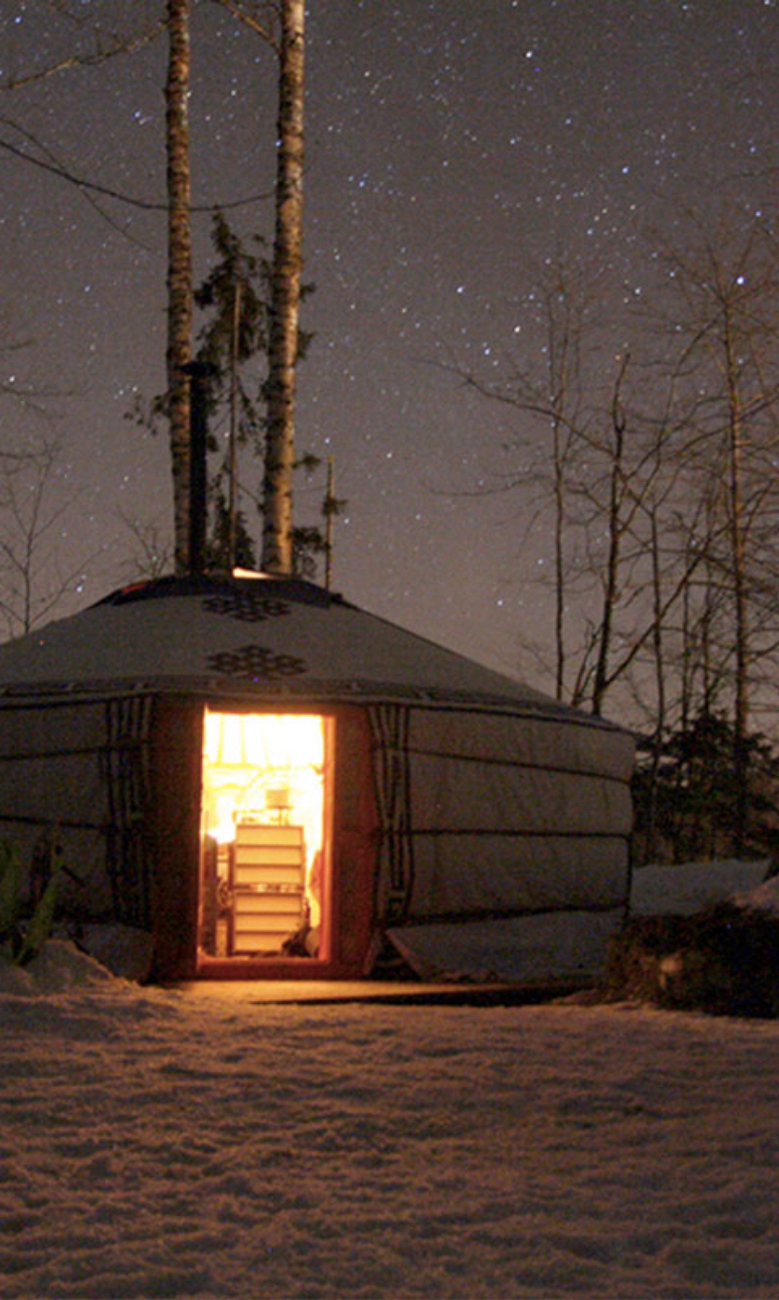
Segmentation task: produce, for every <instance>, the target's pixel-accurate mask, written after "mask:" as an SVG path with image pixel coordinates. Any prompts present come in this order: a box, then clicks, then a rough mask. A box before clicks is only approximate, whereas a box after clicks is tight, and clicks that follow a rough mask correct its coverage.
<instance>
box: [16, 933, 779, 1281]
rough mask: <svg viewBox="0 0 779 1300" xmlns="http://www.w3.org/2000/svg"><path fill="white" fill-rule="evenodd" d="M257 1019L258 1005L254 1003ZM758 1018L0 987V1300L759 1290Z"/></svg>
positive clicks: (763, 1175) (767, 1229)
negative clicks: (272, 1001) (284, 1002)
mask: <svg viewBox="0 0 779 1300" xmlns="http://www.w3.org/2000/svg"><path fill="white" fill-rule="evenodd" d="M254 997H255V998H256V993H255V994H254ZM778 1083H779V1024H777V1023H776V1022H737V1021H734V1020H716V1019H707V1018H704V1017H702V1016H700V1017H699V1016H692V1015H681V1014H664V1013H659V1012H654V1011H649V1010H643V1009H637V1008H631V1007H629V1006H611V1007H605V1006H601V1007H587V1006H582V1005H574V1004H562V1005H559V1004H558V1005H546V1006H526V1007H517V1006H511V1007H468V1006H451V1007H447V1006H435V1007H431V1006H401V1007H398V1006H381V1005H366V1004H341V1005H339V1004H331V1005H308V1006H306V1005H284V1006H275V1005H268V1004H263V1003H258V1002H256V1001H253V994H252V989H251V986H242V985H236V986H235V987H233V988H228V989H224V988H222V989H221V990H219V991H217V990H214V989H210V990H209V989H208V988H203V989H194V990H187V991H165V990H161V989H142V988H139V987H137V986H134V985H131V984H128V983H125V982H123V981H121V980H117V979H115V978H113V977H112V976H109V975H108V974H107V973H106V972H104V971H103V970H102V968H100V967H98V966H97V964H96V963H94V962H92V961H91V959H89V958H86V957H84V956H82V955H80V954H77V953H76V952H75V951H74V950H72V949H70V948H69V947H67V946H65V945H63V944H61V943H56V942H55V943H52V944H50V945H49V947H48V949H47V950H46V951H45V952H44V953H43V954H42V956H41V958H39V960H38V963H37V965H36V966H35V967H34V968H32V969H31V970H29V971H27V972H16V971H12V970H9V968H7V967H6V968H5V970H4V971H3V972H2V974H0V1115H1V1117H2V1124H1V1126H0V1294H1V1295H2V1296H3V1297H7V1298H8V1300H11V1298H12V1297H25V1298H26V1300H32V1298H33V1297H48V1296H61V1297H84V1298H86V1297H93V1298H94V1297H97V1298H98V1300H119V1298H121V1297H144V1298H146V1297H149V1298H151V1297H187V1300H195V1298H205V1297H209V1298H210V1297H219V1300H221V1298H222V1297H233V1296H239V1297H246V1300H262V1298H271V1297H272V1298H273V1300H277V1298H278V1300H282V1298H284V1300H287V1298H293V1297H337V1298H338V1300H351V1298H353V1297H355V1298H356V1297H362V1298H367V1297H370V1298H374V1297H376V1298H379V1297H393V1298H394V1297H435V1298H444V1297H447V1298H449V1297H451V1298H454V1297H463V1298H466V1297H467V1298H468V1300H471V1298H474V1300H475V1298H477V1297H490V1298H491V1300H500V1298H503V1297H505V1298H508V1297H512V1298H514V1297H529V1296H532V1297H539V1298H540V1297H564V1296H587V1297H593V1298H594V1297H600V1296H611V1297H624V1298H625V1300H638V1298H639V1297H646V1298H647V1300H649V1298H650V1297H651V1298H652V1300H662V1298H663V1297H677V1298H686V1297H699V1296H705V1297H710V1298H714V1297H734V1298H735V1297H738V1298H739V1300H746V1298H747V1297H769V1296H770V1297H772V1300H773V1297H775V1296H776V1295H777V1294H779V1176H777V1169H779V1086H778Z"/></svg>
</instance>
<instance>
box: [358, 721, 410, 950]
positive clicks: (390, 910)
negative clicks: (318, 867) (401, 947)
mask: <svg viewBox="0 0 779 1300" xmlns="http://www.w3.org/2000/svg"><path fill="white" fill-rule="evenodd" d="M368 717H369V720H370V728H371V738H372V743H373V776H374V784H375V791H376V808H377V811H378V820H379V837H380V839H379V851H378V855H377V856H378V878H377V882H376V890H377V894H376V917H377V920H378V921H379V922H380V924H382V925H397V924H399V923H400V922H402V921H403V920H405V918H406V915H407V914H408V909H409V905H410V903H411V895H412V892H413V888H414V845H413V840H412V835H411V777H410V770H409V752H408V731H409V710H408V708H406V707H404V706H402V705H397V704H375V705H371V706H370V707H369V709H368Z"/></svg>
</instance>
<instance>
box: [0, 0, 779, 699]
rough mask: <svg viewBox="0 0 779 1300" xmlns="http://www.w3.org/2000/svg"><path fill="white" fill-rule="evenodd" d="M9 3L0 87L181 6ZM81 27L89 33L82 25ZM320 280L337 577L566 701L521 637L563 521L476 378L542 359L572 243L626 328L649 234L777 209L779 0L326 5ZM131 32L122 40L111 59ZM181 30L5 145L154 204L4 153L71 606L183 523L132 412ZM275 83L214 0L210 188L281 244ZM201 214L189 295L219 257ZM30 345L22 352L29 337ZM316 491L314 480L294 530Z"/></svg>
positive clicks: (5, 202) (5, 418)
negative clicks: (170, 63)
mask: <svg viewBox="0 0 779 1300" xmlns="http://www.w3.org/2000/svg"><path fill="white" fill-rule="evenodd" d="M63 7H64V8H65V9H66V10H67V14H64V15H63V14H62V13H61V12H58V11H57V10H58V5H57V4H54V3H51V4H50V3H46V0H7V2H5V3H4V4H3V7H2V18H1V19H0V67H1V71H0V80H2V81H3V82H7V81H8V80H9V79H16V78H19V77H23V76H25V75H27V74H29V73H30V72H32V71H34V70H35V69H36V68H42V67H45V66H47V65H50V64H52V63H54V62H56V61H57V60H59V59H61V58H64V57H67V56H68V55H70V54H72V53H73V52H81V53H84V52H87V51H90V50H92V49H93V48H94V46H93V43H92V37H91V34H90V30H91V24H93V23H94V22H95V21H99V22H101V24H102V26H103V28H104V30H105V31H107V32H113V31H116V32H120V33H126V32H129V31H130V30H145V29H146V28H148V27H151V26H152V25H153V23H154V22H155V21H156V20H157V19H159V17H160V14H161V12H162V10H163V8H164V6H163V4H162V3H161V0H159V2H156V0H134V3H132V4H130V3H129V0H110V2H109V0H80V3H79V2H78V0H68V3H67V4H66V5H64V6H62V5H60V6H59V8H60V10H61V9H62V8H63ZM68 14H69V15H70V17H68V16H67V15H68ZM307 21H308V30H307V51H306V54H307V106H306V113H307V176H306V199H305V202H306V217H305V226H306V234H305V256H306V269H305V275H306V278H307V279H309V280H310V281H313V282H314V283H315V285H316V292H315V293H314V294H313V295H312V296H311V297H310V298H309V299H308V301H307V303H306V305H305V310H304V317H303V320H302V324H303V325H304V327H305V328H306V329H309V330H312V331H314V334H315V339H314V342H313V344H312V347H311V350H310V353H309V357H308V359H307V360H306V361H305V363H304V364H303V365H302V366H301V367H300V372H299V396H298V416H297V430H298V445H299V447H300V448H301V449H305V450H311V451H313V452H314V453H316V454H318V455H321V456H326V455H329V454H331V455H333V456H334V459H335V472H336V490H337V494H338V495H339V496H343V497H346V498H348V503H349V504H348V508H347V510H346V511H345V513H344V515H343V516H342V517H341V518H340V519H339V521H338V523H337V526H336V535H335V565H334V587H335V588H336V589H337V590H340V591H341V592H343V594H344V595H345V596H346V597H347V598H349V599H350V600H352V601H354V602H356V603H357V604H359V605H362V606H363V607H365V608H367V609H369V610H371V611H372V612H374V613H377V614H380V615H383V616H385V617H387V618H389V619H392V620H393V621H395V622H397V623H400V624H402V625H403V626H405V627H408V628H411V629H412V630H414V631H418V632H421V633H423V634H425V635H428V636H430V637H432V638H433V639H434V640H437V641H440V642H442V643H444V644H446V645H448V646H449V647H451V648H453V649H455V650H459V651H461V652H463V653H465V654H468V655H471V656H472V657H474V658H477V659H479V660H481V661H482V662H485V663H487V664H489V665H490V666H492V667H496V668H499V669H501V670H503V671H509V672H519V673H520V674H521V675H523V676H525V677H527V678H528V679H529V680H531V681H533V682H534V684H535V685H538V686H541V687H542V688H543V687H546V688H547V689H548V688H549V685H550V682H549V680H548V679H545V678H544V676H543V673H542V672H541V671H540V670H539V669H538V666H537V664H536V663H535V661H532V660H531V659H530V658H529V657H528V655H527V654H526V653H525V652H523V650H522V643H523V642H524V641H526V640H527V638H528V636H530V635H531V634H532V636H533V637H534V638H535V639H536V640H538V641H539V642H540V643H543V640H544V638H545V636H547V635H548V632H547V628H548V621H547V620H548V614H549V608H548V607H549V597H548V595H547V594H545V592H544V590H543V588H542V587H540V586H539V585H538V583H537V578H538V576H539V571H543V566H544V564H545V563H546V555H547V549H548V548H547V536H546V532H545V525H544V521H543V520H542V519H541V520H536V519H535V518H534V517H533V518H531V512H530V507H529V504H528V500H527V497H526V496H525V495H523V491H522V488H521V487H519V488H517V489H515V490H513V491H512V492H494V493H493V492H486V493H483V492H482V491H481V489H482V488H484V487H487V488H488V487H490V486H494V485H496V484H497V483H498V482H499V481H500V476H501V473H502V472H503V470H504V469H505V468H506V460H505V456H506V453H505V452H504V450H503V446H504V443H505V441H506V438H507V437H510V436H511V434H512V432H514V430H513V429H512V427H511V424H512V420H513V421H514V423H516V422H517V421H519V420H521V419H522V417H521V416H519V415H515V414H513V413H512V412H510V411H507V409H506V408H505V407H501V406H497V405H496V404H494V403H489V402H485V401H484V400H483V399H481V398H479V397H478V396H477V395H476V394H475V393H474V392H472V391H471V390H469V389H466V388H464V386H463V384H462V382H461V381H460V380H459V379H458V377H457V376H456V375H455V374H454V373H453V372H452V367H455V368H465V369H467V370H469V371H472V372H473V373H476V374H479V375H481V376H484V377H485V378H486V379H487V380H489V381H492V380H494V379H495V378H496V377H497V378H498V379H500V377H501V375H503V374H506V373H508V372H509V370H510V368H511V367H512V366H520V367H524V366H527V365H530V364H531V361H532V360H533V359H534V358H536V359H537V354H538V347H539V338H538V333H537V330H535V328H534V322H535V316H536V311H535V303H536V301H537V299H536V297H535V296H534V295H535V294H536V290H537V286H538V284H539V282H540V279H541V278H542V276H543V274H544V268H545V264H547V263H548V262H549V260H550V259H554V258H555V257H557V256H559V255H560V254H561V253H563V254H564V256H565V257H566V258H567V259H568V260H569V261H570V262H572V263H573V264H574V265H579V266H581V267H582V268H584V269H585V270H586V271H587V272H588V273H589V272H590V271H592V272H594V273H596V274H602V275H605V276H606V277H607V280H606V282H607V285H608V287H607V288H606V289H604V294H605V301H606V303H607V306H608V310H609V311H610V312H611V313H612V314H613V317H614V320H615V322H619V328H624V329H625V330H629V329H632V328H634V327H633V326H632V325H631V324H630V323H629V313H630V311H631V309H632V307H633V306H634V304H635V302H636V301H637V300H639V299H640V298H641V296H642V294H644V293H645V291H646V288H647V279H648V277H651V274H652V267H651V259H649V258H648V247H649V245H648V242H647V231H648V230H649V229H651V228H652V227H657V226H660V227H662V228H663V229H664V230H666V231H668V232H669V233H670V234H671V235H673V233H674V229H675V227H676V226H677V225H678V223H680V222H681V220H682V214H683V213H684V212H685V211H686V210H687V209H688V208H689V207H690V206H692V207H694V208H695V209H696V210H697V211H698V212H700V213H703V214H704V215H706V214H708V213H709V212H710V211H714V210H715V209H716V208H717V206H718V205H721V204H722V203H723V202H724V201H731V200H732V201H734V202H736V203H737V204H739V205H741V206H742V207H743V208H744V209H745V210H749V211H758V210H763V211H766V212H771V211H773V208H775V192H776V173H775V170H774V163H775V161H776V150H775V140H776V137H777V123H778V122H779V73H777V71H776V67H777V60H776V47H777V25H778V22H779V0H436V2H429V0H395V2H394V3H393V2H392V0H311V3H310V5H309V10H308V20H307ZM107 42H108V38H107V37H104V45H105V44H106V43H107ZM165 61H166V50H165V45H164V40H157V41H156V42H155V43H153V44H151V45H149V46H148V47H147V48H144V49H142V50H141V51H139V52H138V53H135V54H134V55H132V56H131V57H124V58H116V59H112V60H110V61H109V62H107V63H104V64H96V65H94V66H87V67H77V68H72V69H70V70H66V71H63V72H61V73H59V74H57V75H55V76H51V77H47V78H45V79H44V80H42V81H38V82H35V83H33V84H31V85H28V86H26V87H22V88H20V89H16V90H5V91H3V92H2V93H1V94H0V117H1V118H2V122H1V123H0V140H2V141H4V142H6V143H7V144H11V145H12V146H13V147H14V148H16V149H22V150H24V151H26V152H27V153H29V154H31V155H33V156H35V157H37V158H39V159H45V160H47V161H50V162H53V163H55V164H57V165H60V166H62V167H64V168H66V169H68V170H70V171H71V172H72V173H74V174H76V175H78V176H79V177H84V178H87V179H89V180H90V181H92V182H95V183H97V184H100V185H102V186H105V187H107V188H109V189H114V190H117V191H120V192H122V193H124V194H127V195H130V196H133V197H134V198H136V199H138V200H141V201H143V203H144V204H148V205H149V206H144V207H141V206H129V205H127V204H124V203H122V202H119V201H117V200H113V199H111V198H108V197H106V196H104V195H100V194H99V193H97V192H94V191H89V192H87V191H83V190H79V189H77V188H75V187H74V186H72V185H69V184H67V183H66V182H65V181H63V180H61V179H60V178H58V177H57V176H56V175H54V174H52V173H51V172H47V171H45V170H42V169H40V168H37V167H35V166H33V165H31V164H30V163H29V162H26V161H24V160H23V159H21V158H20V157H19V156H18V155H17V154H15V153H13V152H11V151H10V150H8V149H6V148H3V149H0V190H1V192H2V196H3V197H2V205H1V206H0V248H1V249H2V256H1V257H0V348H5V349H6V350H4V351H2V352H0V365H1V366H2V368H3V373H2V376H1V378H2V381H3V384H4V386H5V387H9V386H16V387H17V389H18V388H23V387H24V386H25V385H28V384H29V385H31V386H36V387H38V388H39V389H50V390H53V393H54V395H52V396H51V397H49V398H48V399H46V401H45V402H44V403H43V406H44V407H45V413H40V412H31V411H29V410H25V409H24V408H23V407H22V406H21V405H20V404H19V403H18V402H15V401H14V400H13V399H12V398H9V397H7V396H6V397H3V396H2V394H0V441H1V442H2V447H3V448H5V449H12V448H14V447H18V446H20V445H24V444H25V442H26V441H27V440H29V439H30V438H31V437H35V436H40V435H41V434H42V433H45V432H46V431H49V432H51V431H52V430H54V431H56V433H57V434H58V435H60V436H61V437H62V438H63V440H64V446H65V454H64V457H63V459H62V461H61V463H60V465H59V468H58V475H57V481H56V484H55V495H56V500H57V503H58V504H62V505H63V507H64V513H63V514H62V516H61V517H60V518H59V520H58V522H57V524H56V526H55V529H54V533H55V535H56V542H57V547H56V564H57V567H58V572H59V573H60V574H65V575H70V574H71V572H73V573H74V574H76V575H77V576H75V577H74V578H73V580H72V581H70V582H69V583H68V593H67V595H66V597H65V599H64V601H63V602H62V603H61V604H60V606H59V608H58V613H60V614H61V613H67V612H71V611H72V610H74V609H77V608H79V607H81V606H83V605H86V604H88V603H91V601H93V600H97V599H99V598H100V597H101V596H102V595H104V594H105V593H106V592H107V591H108V590H110V589H111V588H112V587H114V586H116V585H118V584H119V583H121V582H122V581H124V580H126V579H127V577H128V576H129V574H130V572H131V568H130V567H129V564H130V560H129V557H130V556H131V555H132V553H133V551H137V542H136V537H135V535H134V530H137V529H138V528H142V529H144V530H149V529H157V530H159V532H160V535H161V537H162V538H163V539H164V537H165V536H166V535H167V533H168V532H169V520H170V480H169V468H168V453H167V447H166V444H165V440H164V436H158V437H156V438H155V437H153V436H151V435H150V434H148V433H145V432H143V431H142V430H140V429H139V428H137V427H136V426H135V425H134V424H133V423H132V422H131V421H128V420H127V419H126V418H125V416H126V413H127V411H128V410H129V409H130V408H131V406H132V403H133V401H134V399H135V398H136V396H138V395H139V394H140V395H144V396H146V397H147V398H148V397H151V396H153V395H154V394H155V393H158V392H160V391H162V389H163V388H164V348H165V314H164V313H165V240H166V231H165V215H164V211H162V210H161V208H159V207H155V206H154V205H155V204H162V202H163V200H164V168H165V159H164V100H163V86H164V77H165ZM275 75H276V74H275V65H274V61H273V59H272V57H271V55H270V53H269V51H268V49H267V47H265V46H264V45H263V43H262V41H261V40H260V39H259V38H257V37H256V36H253V35H252V34H251V33H250V32H248V31H247V30H245V29H244V28H241V27H240V26H238V25H236V23H235V21H234V20H233V19H232V18H230V17H229V15H228V14H226V13H225V12H224V11H223V10H222V9H220V8H219V7H218V6H216V5H215V4H213V3H211V2H210V0H199V3H195V4H194V14H193V24H192V101H191V133H192V173H193V201H194V203H195V205H196V206H198V207H203V208H207V207H208V205H211V204H216V203H219V204H224V205H228V204H236V203H238V202H239V201H242V200H249V201H247V202H245V203H242V205H241V206H237V207H234V208H231V209H230V219H231V221H232V223H233V225H234V227H235V228H236V230H238V231H239V232H240V233H242V234H249V233H252V232H258V233H262V234H265V235H266V236H270V235H271V233H272V220H273V214H272V204H271V202H270V201H269V199H268V197H267V196H268V194H269V192H270V190H271V188H272V183H273V174H274V134H275V132H274V116H275V93H276V85H275ZM210 220H211V218H210V216H209V214H208V212H207V211H203V212H199V213H198V214H196V217H195V277H196V280H200V279H202V278H203V277H204V276H205V275H206V274H207V271H208V268H209V260H208V259H209V256H210V246H209V240H208V232H209V226H210ZM21 341H24V342H27V341H29V343H30V346H28V347H25V348H23V349H14V350H13V351H8V350H7V349H8V345H9V344H11V343H18V342H21ZM322 490H323V483H322V480H321V478H320V479H318V480H316V481H315V482H314V483H312V484H311V485H310V486H307V485H306V484H305V482H304V481H302V482H301V483H300V484H299V485H298V491H297V496H296V501H297V513H298V518H299V521H300V522H309V521H310V520H311V519H312V518H313V515H314V514H315V511H316V506H317V503H318V501H319V500H320V499H321V496H322Z"/></svg>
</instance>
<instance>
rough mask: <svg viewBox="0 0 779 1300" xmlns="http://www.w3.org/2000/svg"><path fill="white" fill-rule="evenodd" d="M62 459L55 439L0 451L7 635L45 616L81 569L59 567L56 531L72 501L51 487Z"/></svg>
mask: <svg viewBox="0 0 779 1300" xmlns="http://www.w3.org/2000/svg"><path fill="white" fill-rule="evenodd" d="M62 457H63V447H62V443H61V441H60V440H59V439H57V438H44V439H42V440H40V441H39V442H38V443H36V444H35V445H33V446H31V447H30V448H29V449H27V450H23V451H19V452H13V453H10V452H3V453H0V616H1V617H2V619H3V621H4V623H5V626H6V631H7V634H8V635H9V636H19V635H21V634H23V633H25V632H29V631H31V630H32V628H33V627H35V626H36V625H37V624H38V623H41V622H42V621H43V620H44V619H45V618H47V617H48V616H49V615H50V614H51V613H52V611H53V610H54V608H55V607H56V606H57V604H58V603H59V602H60V601H61V600H62V598H63V596H64V595H65V594H66V592H67V591H69V590H70V589H71V588H72V587H73V586H74V585H75V584H76V581H77V575H78V574H79V573H80V572H81V569H82V567H83V560H82V562H81V564H80V565H78V566H74V567H73V569H72V570H68V572H66V573H63V572H62V571H61V570H60V568H59V561H58V556H59V549H60V548H59V534H58V529H59V526H60V525H61V523H62V520H63V517H64V516H65V515H66V514H67V512H68V511H69V510H70V508H71V507H72V505H73V499H72V498H69V499H67V500H64V499H63V498H62V497H61V496H60V494H59V493H58V492H57V491H56V476H57V470H58V467H59V465H60V463H61V461H62Z"/></svg>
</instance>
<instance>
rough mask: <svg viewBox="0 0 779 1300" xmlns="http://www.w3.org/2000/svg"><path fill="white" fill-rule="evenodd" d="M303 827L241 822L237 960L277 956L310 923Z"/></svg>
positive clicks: (236, 867) (236, 860)
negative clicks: (285, 941) (308, 921)
mask: <svg viewBox="0 0 779 1300" xmlns="http://www.w3.org/2000/svg"><path fill="white" fill-rule="evenodd" d="M305 871H306V855H305V843H304V839H303V827H302V826H283V825H265V824H264V823H261V822H252V821H239V822H237V823H236V827H235V844H234V845H233V852H232V881H231V885H232V896H233V933H232V944H231V947H232V952H233V954H234V955H236V956H249V955H264V954H265V955H272V954H275V953H278V952H280V950H281V945H282V944H283V942H284V940H285V939H288V938H289V937H290V936H291V935H293V934H294V933H295V931H296V930H298V929H299V928H300V926H301V925H302V924H303V921H304V920H305Z"/></svg>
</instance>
